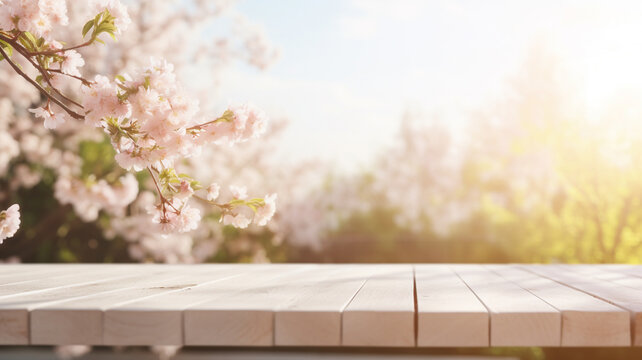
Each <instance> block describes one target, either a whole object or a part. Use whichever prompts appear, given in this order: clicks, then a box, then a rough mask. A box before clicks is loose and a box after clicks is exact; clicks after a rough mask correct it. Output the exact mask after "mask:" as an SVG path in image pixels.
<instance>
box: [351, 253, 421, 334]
mask: <svg viewBox="0 0 642 360" xmlns="http://www.w3.org/2000/svg"><path fill="white" fill-rule="evenodd" d="M380 266H381V268H382V269H385V272H383V273H381V274H377V275H375V276H373V277H371V278H369V279H368V280H367V281H366V283H365V284H364V285H363V287H362V288H361V290H359V292H358V293H357V294H356V295H355V297H354V299H352V301H351V302H350V304H349V305H348V306H347V307H346V309H345V310H344V312H343V345H346V346H390V347H399V346H406V347H408V346H415V326H414V321H415V301H414V277H413V269H412V266H411V265H380Z"/></svg>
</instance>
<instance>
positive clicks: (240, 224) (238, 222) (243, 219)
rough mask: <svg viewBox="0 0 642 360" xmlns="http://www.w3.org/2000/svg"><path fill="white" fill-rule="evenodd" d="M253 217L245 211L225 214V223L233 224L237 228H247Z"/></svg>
mask: <svg viewBox="0 0 642 360" xmlns="http://www.w3.org/2000/svg"><path fill="white" fill-rule="evenodd" d="M251 222H252V219H250V218H249V217H247V216H246V215H245V214H243V213H238V214H225V215H224V216H223V225H232V226H234V227H235V228H239V229H245V228H246V227H248V226H249V225H250V223H251Z"/></svg>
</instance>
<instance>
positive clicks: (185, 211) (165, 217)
mask: <svg viewBox="0 0 642 360" xmlns="http://www.w3.org/2000/svg"><path fill="white" fill-rule="evenodd" d="M165 207H166V211H165V212H163V205H159V206H157V207H156V210H155V212H154V217H153V219H152V221H153V222H154V223H157V224H159V225H160V228H161V230H162V231H163V232H164V233H182V232H187V231H191V230H194V229H196V228H197V227H198V223H199V222H200V221H201V212H200V211H199V210H198V209H196V208H193V207H190V206H189V205H187V204H185V205H183V207H182V208H180V210H178V211H176V210H174V208H175V207H178V206H176V205H173V206H171V207H170V206H169V205H165ZM168 207H170V208H171V209H167V208H168Z"/></svg>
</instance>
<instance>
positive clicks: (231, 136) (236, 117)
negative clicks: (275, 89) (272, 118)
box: [205, 105, 268, 145]
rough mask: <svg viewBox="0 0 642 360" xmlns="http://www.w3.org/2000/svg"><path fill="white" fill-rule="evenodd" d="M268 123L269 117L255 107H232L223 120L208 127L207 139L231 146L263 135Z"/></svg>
mask: <svg viewBox="0 0 642 360" xmlns="http://www.w3.org/2000/svg"><path fill="white" fill-rule="evenodd" d="M267 122H268V119H267V116H266V115H265V114H264V113H263V112H262V111H260V110H258V109H256V108H254V107H253V106H250V105H243V106H232V107H230V108H229V109H228V110H227V111H226V112H225V114H224V115H223V117H222V118H221V120H219V121H216V122H215V123H214V124H212V125H211V126H209V127H208V129H207V132H206V137H205V139H207V140H211V141H214V142H221V141H225V142H227V143H228V144H230V145H234V144H236V143H240V142H245V141H247V140H249V139H254V138H257V137H259V136H260V135H262V134H263V133H264V132H265V129H266V126H267Z"/></svg>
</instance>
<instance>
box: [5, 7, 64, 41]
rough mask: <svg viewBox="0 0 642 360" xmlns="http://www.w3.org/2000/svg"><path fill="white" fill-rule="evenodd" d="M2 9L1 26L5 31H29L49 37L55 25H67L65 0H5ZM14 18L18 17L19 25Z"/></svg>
mask: <svg viewBox="0 0 642 360" xmlns="http://www.w3.org/2000/svg"><path fill="white" fill-rule="evenodd" d="M1 6H2V9H1V10H0V14H2V15H1V16H0V28H2V29H3V30H5V31H11V30H20V31H28V32H30V33H32V34H34V35H35V36H36V37H45V38H48V37H49V34H50V32H51V30H52V27H53V25H67V24H68V23H69V19H68V18H67V4H66V2H65V0H4V1H3V2H2V4H1ZM13 19H17V20H18V22H17V26H16V24H15V23H14V21H13Z"/></svg>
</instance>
